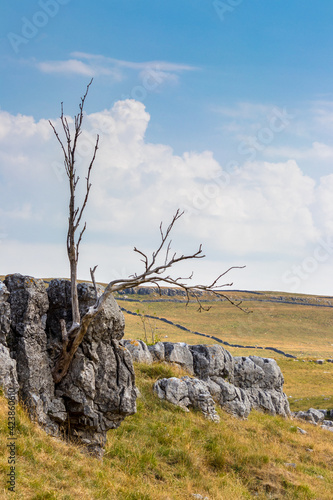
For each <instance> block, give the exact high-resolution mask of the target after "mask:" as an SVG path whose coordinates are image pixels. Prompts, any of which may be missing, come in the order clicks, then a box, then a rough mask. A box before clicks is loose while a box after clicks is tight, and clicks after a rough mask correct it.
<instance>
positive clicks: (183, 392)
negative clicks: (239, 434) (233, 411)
mask: <svg viewBox="0 0 333 500" xmlns="http://www.w3.org/2000/svg"><path fill="white" fill-rule="evenodd" d="M154 391H155V392H156V394H157V395H158V397H159V398H160V399H165V400H166V401H169V402H170V403H172V404H174V405H177V406H180V407H182V408H184V409H186V410H188V407H189V406H192V407H193V408H197V409H199V410H200V411H201V412H202V413H203V414H204V416H205V417H206V418H207V419H209V420H212V421H213V422H219V421H220V417H219V416H218V414H217V412H216V409H215V403H214V400H213V399H212V397H211V395H210V392H209V390H208V387H207V384H206V383H205V382H204V381H203V380H199V379H196V378H190V377H182V378H181V379H179V378H176V377H171V378H164V379H160V380H157V381H156V382H155V384H154Z"/></svg>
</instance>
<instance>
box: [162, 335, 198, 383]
mask: <svg viewBox="0 0 333 500" xmlns="http://www.w3.org/2000/svg"><path fill="white" fill-rule="evenodd" d="M163 343H164V359H165V361H167V362H169V363H176V364H177V365H179V366H181V367H182V368H183V369H184V370H186V371H187V372H188V373H189V374H191V375H193V374H194V370H193V356H192V353H191V351H190V349H189V346H188V345H187V344H185V342H175V343H172V342H163Z"/></svg>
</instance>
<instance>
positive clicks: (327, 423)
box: [322, 420, 333, 427]
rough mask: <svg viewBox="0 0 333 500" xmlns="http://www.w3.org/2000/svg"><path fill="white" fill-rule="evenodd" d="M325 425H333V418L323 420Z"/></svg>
mask: <svg viewBox="0 0 333 500" xmlns="http://www.w3.org/2000/svg"><path fill="white" fill-rule="evenodd" d="M322 423H323V425H327V426H328V427H333V421H332V420H323V422H322Z"/></svg>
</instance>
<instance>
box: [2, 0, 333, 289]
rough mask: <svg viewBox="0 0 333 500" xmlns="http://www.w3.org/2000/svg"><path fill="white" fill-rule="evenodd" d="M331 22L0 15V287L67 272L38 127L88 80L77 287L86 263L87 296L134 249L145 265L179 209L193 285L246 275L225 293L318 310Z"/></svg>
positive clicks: (71, 10) (176, 11) (170, 12)
mask: <svg viewBox="0 0 333 500" xmlns="http://www.w3.org/2000/svg"><path fill="white" fill-rule="evenodd" d="M332 15H333V4H332V2H330V1H329V0H326V1H325V0H323V1H321V2H320V3H319V4H315V3H314V2H304V0H303V1H302V2H301V1H297V0H295V1H292V2H287V1H286V0H285V1H283V0H280V1H277V0H274V1H270V2H264V1H263V0H261V1H259V0H252V1H251V2H250V1H248V0H226V1H225V2H224V1H210V0H192V1H185V2H180V1H179V0H178V1H168V2H165V1H160V0H154V1H150V0H149V1H145V2H137V1H134V0H132V1H129V0H127V1H126V0H125V1H124V0H123V1H119V0H117V1H114V0H112V1H107V0H99V1H98V2H94V3H93V2H88V1H85V0H81V1H80V2H79V1H78V0H40V1H39V2H35V1H26V2H24V4H23V5H22V2H19V1H17V0H12V1H11V2H5V4H4V5H3V6H2V15H1V20H0V33H1V38H0V55H1V60H0V70H1V75H2V78H1V84H0V85H1V94H0V141H1V155H0V178H1V187H0V194H1V204H0V234H1V235H2V237H1V239H0V254H1V260H2V267H3V268H2V269H0V271H1V272H2V273H7V272H15V271H19V272H22V273H24V274H32V275H36V276H43V275H66V274H67V272H68V271H67V263H66V255H64V249H63V248H62V247H63V240H64V232H65V231H66V195H67V192H66V182H65V179H64V177H63V175H62V172H61V154H60V151H59V148H57V144H56V142H55V141H54V137H52V134H51V131H50V128H49V125H48V123H47V120H48V119H52V120H53V121H55V122H56V120H57V117H58V116H59V111H60V102H61V101H63V102H64V105H65V113H68V114H69V115H73V113H75V112H76V111H77V104H78V102H79V98H80V96H81V95H82V94H83V92H84V89H85V87H86V85H87V83H88V82H89V80H90V78H92V77H93V78H94V82H93V85H92V87H91V90H90V93H89V96H88V99H87V104H86V112H87V117H86V120H85V127H86V134H87V137H86V139H85V140H86V142H87V141H88V143H89V140H90V139H89V137H90V136H93V135H94V133H96V131H97V132H99V133H100V135H102V141H101V148H100V151H99V158H98V159H97V163H96V167H95V172H94V175H95V178H94V179H95V180H93V189H94V191H92V198H91V204H90V206H89V209H88V211H87V221H88V229H89V231H87V235H86V240H85V242H86V245H85V247H84V248H85V250H83V247H82V259H81V264H80V276H81V277H83V278H88V276H89V272H87V271H89V266H90V265H92V264H95V262H93V263H91V256H92V255H93V256H94V257H93V258H94V260H96V259H97V262H96V263H100V266H99V273H100V276H97V278H98V279H100V280H102V281H106V280H108V279H109V278H110V279H112V277H114V275H117V274H118V275H125V274H128V273H129V272H131V271H132V270H133V269H134V270H135V266H136V262H135V261H134V260H133V257H132V254H131V248H132V247H133V245H135V244H139V243H140V244H141V247H143V248H148V249H150V248H151V249H153V246H154V244H155V243H156V234H157V233H156V230H157V228H158V224H159V221H160V220H164V221H167V220H168V219H170V216H171V215H172V213H173V212H174V210H175V208H176V207H178V206H180V207H181V208H185V210H186V213H185V215H184V217H183V220H182V221H181V222H180V225H181V227H180V229H179V230H178V229H177V230H176V235H175V236H176V243H175V244H176V245H178V246H179V248H180V249H182V248H184V247H185V248H186V249H187V248H189V249H190V248H194V247H195V246H196V245H197V243H198V242H199V243H203V245H204V248H205V249H206V255H207V259H206V263H205V266H206V267H205V266H204V264H203V263H200V266H199V268H198V280H200V281H205V280H206V278H207V277H208V278H210V277H213V276H214V275H215V274H216V273H219V271H220V270H223V269H224V268H225V267H228V266H229V265H238V264H239V265H243V264H246V265H247V267H246V270H244V271H237V273H235V274H234V275H233V276H231V277H230V279H231V280H232V281H233V282H234V285H235V287H236V288H248V289H250V288H251V289H264V288H265V289H275V290H286V291H288V290H290V291H295V292H307V293H319V294H329V295H332V284H331V279H330V276H332V271H333V264H332V260H333V259H332V254H333V243H332V241H331V239H332V237H333V222H332V220H333V219H332V215H333V214H332V211H333V202H332V188H333V173H332V161H333V141H332V125H333V70H332V67H333V66H332V54H333V50H332V49H333V35H332V25H331V19H332ZM106 123H107V125H105V124H106ZM89 134H90V135H89ZM91 140H92V139H91ZM83 149H84V147H83ZM88 151H89V147H88ZM81 156H82V158H80V160H82V162H81V163H82V165H81V163H80V168H82V169H84V161H85V160H86V159H87V158H86V156H85V155H84V154H82V155H81ZM138 242H139V243H138ZM22 255H24V257H23V256H22ZM111 255H112V256H113V257H112V264H110V259H111V257H110V256H111ZM50 256H51V257H50ZM57 256H58V257H57Z"/></svg>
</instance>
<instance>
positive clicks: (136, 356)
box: [121, 340, 153, 365]
mask: <svg viewBox="0 0 333 500" xmlns="http://www.w3.org/2000/svg"><path fill="white" fill-rule="evenodd" d="M121 345H122V346H124V347H126V349H128V351H129V352H130V353H131V356H132V359H133V361H136V362H137V363H147V365H150V364H151V363H152V362H153V356H152V355H151V353H150V351H149V349H148V346H147V345H146V344H145V343H144V342H143V341H142V340H122V341H121Z"/></svg>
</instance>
